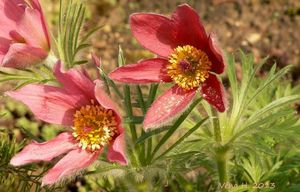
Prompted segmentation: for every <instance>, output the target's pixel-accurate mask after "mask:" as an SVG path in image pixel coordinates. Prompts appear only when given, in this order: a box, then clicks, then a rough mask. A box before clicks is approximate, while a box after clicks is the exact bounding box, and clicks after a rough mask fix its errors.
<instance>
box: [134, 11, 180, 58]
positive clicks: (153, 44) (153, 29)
mask: <svg viewBox="0 0 300 192" xmlns="http://www.w3.org/2000/svg"><path fill="white" fill-rule="evenodd" d="M130 28H131V32H132V34H133V36H134V37H135V38H136V39H137V41H138V42H139V43H140V44H141V45H142V46H144V47H145V48H146V49H148V50H150V51H152V52H153V53H155V54H157V55H160V56H162V57H168V56H169V55H170V53H171V52H172V50H173V48H174V47H176V40H175V36H174V30H175V28H174V26H173V24H172V22H171V20H170V19H169V18H167V17H165V16H163V15H158V14H147V13H135V14H132V15H131V16H130Z"/></svg>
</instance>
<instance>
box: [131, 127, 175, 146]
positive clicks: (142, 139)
mask: <svg viewBox="0 0 300 192" xmlns="http://www.w3.org/2000/svg"><path fill="white" fill-rule="evenodd" d="M169 129H170V126H166V127H162V128H159V129H154V130H151V131H148V132H145V133H144V134H143V135H141V136H140V137H139V138H138V139H137V140H136V145H137V144H140V143H142V142H144V141H145V140H146V139H148V138H150V137H152V136H154V135H157V134H160V133H162V132H164V131H167V130H169Z"/></svg>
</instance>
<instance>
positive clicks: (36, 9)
mask: <svg viewBox="0 0 300 192" xmlns="http://www.w3.org/2000/svg"><path fill="white" fill-rule="evenodd" d="M0 25H1V29H0V66H3V67H12V68H24V67H27V66H30V65H34V64H37V63H39V62H41V61H42V60H44V59H45V58H46V57H47V55H48V52H49V50H50V40H49V34H48V29H47V25H46V21H45V18H44V15H43V12H42V9H41V6H40V3H39V0H0Z"/></svg>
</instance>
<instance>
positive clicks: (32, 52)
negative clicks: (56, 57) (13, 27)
mask: <svg viewBox="0 0 300 192" xmlns="http://www.w3.org/2000/svg"><path fill="white" fill-rule="evenodd" d="M46 57H47V52H45V51H44V50H43V49H40V48H36V47H31V46H29V45H26V44H23V43H14V44H12V45H11V46H10V48H9V50H8V52H7V53H6V55H5V56H4V58H3V61H2V64H1V65H2V66H4V67H12V68H24V67H27V66H30V65H34V64H37V63H40V62H41V61H42V60H44V59H45V58H46Z"/></svg>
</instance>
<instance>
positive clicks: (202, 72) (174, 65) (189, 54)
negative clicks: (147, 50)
mask: <svg viewBox="0 0 300 192" xmlns="http://www.w3.org/2000/svg"><path fill="white" fill-rule="evenodd" d="M211 65H212V63H211V62H210V60H209V58H208V56H207V55H206V53H204V52H203V51H201V50H199V49H197V48H195V47H193V46H190V45H185V46H178V47H176V48H175V49H174V52H173V53H172V54H171V55H170V57H169V64H168V65H167V72H168V75H169V76H170V77H171V78H172V79H173V81H174V82H175V83H176V84H177V85H178V86H180V87H182V88H183V89H186V90H190V89H193V88H196V87H199V86H200V85H201V84H202V83H203V82H204V81H205V80H206V79H207V78H208V76H209V71H210V69H211Z"/></svg>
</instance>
